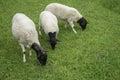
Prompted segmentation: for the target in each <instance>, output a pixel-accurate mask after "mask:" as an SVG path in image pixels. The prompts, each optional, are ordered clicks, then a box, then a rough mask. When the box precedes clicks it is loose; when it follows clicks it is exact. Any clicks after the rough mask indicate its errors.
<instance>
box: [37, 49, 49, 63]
mask: <svg viewBox="0 0 120 80" xmlns="http://www.w3.org/2000/svg"><path fill="white" fill-rule="evenodd" d="M37 59H38V60H39V62H40V63H41V64H42V65H45V64H46V62H47V54H46V52H45V51H41V52H40V53H38V55H37Z"/></svg>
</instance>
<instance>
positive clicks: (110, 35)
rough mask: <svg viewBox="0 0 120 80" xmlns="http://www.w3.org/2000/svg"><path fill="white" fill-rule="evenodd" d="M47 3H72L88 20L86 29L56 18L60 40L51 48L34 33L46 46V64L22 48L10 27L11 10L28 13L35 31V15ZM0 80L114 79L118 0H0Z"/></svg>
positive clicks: (117, 78) (118, 67) (119, 76)
mask: <svg viewBox="0 0 120 80" xmlns="http://www.w3.org/2000/svg"><path fill="white" fill-rule="evenodd" d="M51 2H59V3H62V4H66V5H68V6H72V7H75V8H76V9H78V10H79V11H80V13H81V14H82V15H83V16H84V17H85V18H86V19H87V20H88V22H89V24H88V25H87V29H86V30H85V31H82V29H81V28H80V27H79V26H78V24H75V29H76V30H77V32H78V33H77V34H74V33H73V31H72V29H71V27H69V26H68V27H67V28H66V29H65V28H64V22H63V21H59V28H60V33H59V35H58V39H59V40H60V41H61V42H60V43H58V44H57V45H56V49H55V50H52V49H51V47H50V45H49V43H48V42H47V41H46V39H47V36H46V35H45V34H43V36H42V37H40V36H39V40H40V43H41V45H42V46H43V48H44V49H46V50H47V51H48V61H47V64H46V66H41V65H40V64H39V62H38V60H37V59H36V55H35V52H34V51H33V54H32V56H29V54H26V58H27V62H26V63H23V62H22V51H21V47H20V46H19V45H18V42H17V41H16V40H15V39H14V38H13V36H12V32H11V20H12V17H13V15H14V14H15V13H17V12H22V13H25V14H26V15H27V16H28V17H30V18H31V19H32V20H33V21H34V22H35V24H36V28H37V30H38V20H39V14H40V12H42V11H43V10H44V8H45V6H46V5H47V4H49V3H51ZM0 80H120V1H119V0H0Z"/></svg>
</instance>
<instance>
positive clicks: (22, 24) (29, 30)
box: [12, 13, 47, 65]
mask: <svg viewBox="0 0 120 80" xmlns="http://www.w3.org/2000/svg"><path fill="white" fill-rule="evenodd" d="M12 34H13V36H14V37H15V38H16V39H17V40H18V42H19V44H20V46H21V48H22V51H23V62H26V57H25V52H26V50H25V48H26V47H28V48H32V49H33V50H34V51H35V52H36V55H37V59H38V60H39V62H40V63H41V64H42V65H45V64H46V61H47V54H46V52H45V51H44V50H43V48H42V47H41V45H40V43H39V40H38V34H37V31H36V28H35V24H34V23H33V21H32V20H31V19H30V18H29V17H27V16H26V15H24V14H23V13H16V14H15V15H14V16H13V19H12Z"/></svg>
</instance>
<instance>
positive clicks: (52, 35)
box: [48, 32, 59, 49]
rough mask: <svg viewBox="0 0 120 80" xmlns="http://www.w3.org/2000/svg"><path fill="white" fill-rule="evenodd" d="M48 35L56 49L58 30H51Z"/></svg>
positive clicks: (53, 47)
mask: <svg viewBox="0 0 120 80" xmlns="http://www.w3.org/2000/svg"><path fill="white" fill-rule="evenodd" d="M48 35H49V38H50V39H49V40H48V41H49V42H50V44H51V47H52V49H55V45H56V44H57V41H59V40H57V39H56V32H54V33H52V32H49V33H48Z"/></svg>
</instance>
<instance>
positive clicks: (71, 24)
mask: <svg viewBox="0 0 120 80" xmlns="http://www.w3.org/2000/svg"><path fill="white" fill-rule="evenodd" d="M69 24H70V26H71V27H72V30H73V32H74V33H75V34H77V32H76V30H75V29H74V24H73V22H69Z"/></svg>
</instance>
